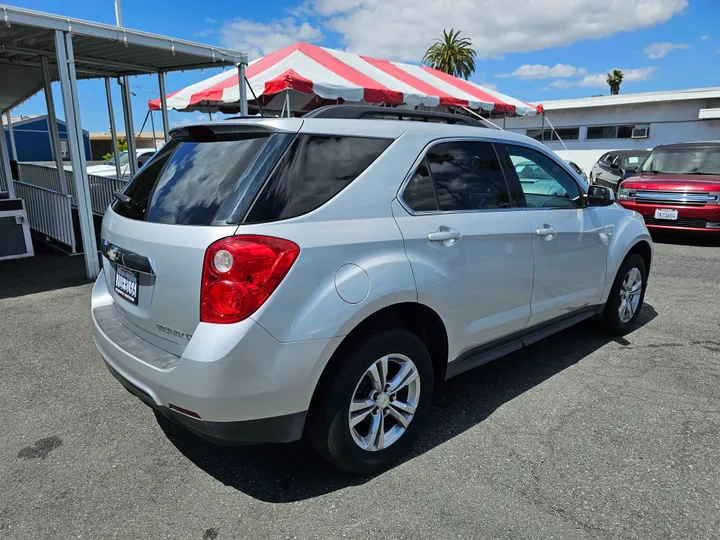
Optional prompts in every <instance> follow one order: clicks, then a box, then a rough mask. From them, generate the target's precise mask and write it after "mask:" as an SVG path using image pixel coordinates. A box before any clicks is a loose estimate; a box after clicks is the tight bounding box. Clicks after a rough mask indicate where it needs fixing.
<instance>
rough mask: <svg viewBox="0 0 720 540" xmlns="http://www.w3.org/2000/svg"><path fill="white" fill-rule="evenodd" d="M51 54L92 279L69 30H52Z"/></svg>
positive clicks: (90, 223) (94, 253) (90, 222)
mask: <svg viewBox="0 0 720 540" xmlns="http://www.w3.org/2000/svg"><path fill="white" fill-rule="evenodd" d="M55 54H56V55H57V66H58V75H59V78H60V88H61V89H62V98H63V107H64V109H65V119H66V122H67V133H68V146H69V147H70V161H71V163H72V170H73V177H74V179H75V191H76V201H75V204H76V205H77V210H78V218H79V220H80V233H81V235H82V242H83V251H84V252H85V270H86V272H87V277H88V279H94V278H95V277H97V275H98V274H99V273H100V261H99V259H98V250H97V242H96V240H95V222H94V219H93V213H92V206H91V203H90V186H89V185H88V180H87V163H86V160H85V147H84V144H83V133H82V127H81V126H82V122H81V121H80V106H79V103H78V90H77V81H76V80H75V61H74V56H73V44H72V37H71V35H70V34H69V33H66V32H63V31H62V30H55Z"/></svg>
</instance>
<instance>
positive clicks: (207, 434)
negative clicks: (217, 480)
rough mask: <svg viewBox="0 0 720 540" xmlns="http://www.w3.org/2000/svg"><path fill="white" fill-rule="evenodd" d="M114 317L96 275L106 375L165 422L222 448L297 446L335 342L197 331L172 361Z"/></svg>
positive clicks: (253, 328)
mask: <svg viewBox="0 0 720 540" xmlns="http://www.w3.org/2000/svg"><path fill="white" fill-rule="evenodd" d="M115 310H116V308H115V305H114V300H113V298H112V297H111V295H110V294H109V293H108V291H107V287H106V285H105V278H104V276H103V275H102V274H101V276H100V278H99V279H98V280H97V282H96V283H95V287H94V288H93V293H92V310H91V313H92V332H93V340H94V341H95V345H96V346H97V348H98V351H99V352H100V354H101V356H102V357H103V360H104V361H105V363H106V365H107V366H108V368H109V369H110V372H111V373H112V374H113V375H114V376H115V377H116V378H117V379H118V380H119V381H120V382H121V383H122V384H123V386H124V387H125V388H126V389H128V390H129V391H130V392H131V393H132V394H133V395H135V396H136V397H138V398H140V399H141V400H142V401H144V402H145V403H147V404H148V405H150V406H151V407H153V408H154V409H156V410H157V411H159V412H161V413H162V414H164V415H165V416H167V417H168V418H169V419H171V420H173V421H175V422H177V423H179V424H182V425H184V426H185V427H187V428H188V429H190V430H191V431H193V432H195V433H197V434H198V435H200V436H202V437H204V438H206V439H210V440H213V441H214V442H220V443H224V444H237V443H258V442H288V441H292V440H296V439H298V438H299V437H300V436H301V435H302V429H303V424H304V419H305V413H306V411H307V409H308V407H309V405H310V400H311V398H312V393H313V391H314V389H315V386H316V384H317V381H318V380H319V377H320V374H321V372H322V370H323V368H324V367H325V365H326V363H327V361H328V359H329V358H330V356H331V355H332V352H333V351H334V350H335V347H336V346H337V343H339V341H340V339H341V338H333V339H328V340H313V341H301V342H293V343H282V342H279V341H277V340H276V339H275V338H273V337H272V336H271V335H270V334H269V333H267V332H266V331H265V330H264V329H263V328H262V327H261V326H259V325H258V324H257V323H255V322H254V321H252V320H251V319H247V320H245V321H242V322H241V323H237V324H231V325H212V324H205V323H200V324H199V325H198V327H197V329H196V331H195V332H194V334H193V336H192V338H191V340H190V341H189V342H188V345H187V347H186V348H185V350H184V352H183V353H182V355H181V356H174V355H172V354H170V353H168V352H167V351H165V350H164V349H161V348H160V347H157V346H156V345H155V344H153V343H150V342H148V341H145V340H143V339H142V338H141V337H139V336H138V335H136V334H134V333H133V332H132V328H131V327H130V325H128V324H127V321H123V318H122V316H121V315H120V314H118V313H117V312H116V311H115ZM159 339H160V338H159ZM178 409H180V410H181V411H182V410H185V411H188V412H190V413H191V414H190V415H188V414H185V413H183V412H178ZM195 415H197V418H196V417H195Z"/></svg>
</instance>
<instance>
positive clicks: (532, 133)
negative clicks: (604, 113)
mask: <svg viewBox="0 0 720 540" xmlns="http://www.w3.org/2000/svg"><path fill="white" fill-rule="evenodd" d="M525 134H526V135H527V136H528V137H531V138H533V139H535V140H536V141H545V142H548V141H559V140H561V139H562V140H563V141H576V140H578V139H579V138H580V128H579V127H576V128H557V129H550V128H548V129H546V130H545V135H544V138H543V131H542V130H540V129H528V130H527V131H526V132H525Z"/></svg>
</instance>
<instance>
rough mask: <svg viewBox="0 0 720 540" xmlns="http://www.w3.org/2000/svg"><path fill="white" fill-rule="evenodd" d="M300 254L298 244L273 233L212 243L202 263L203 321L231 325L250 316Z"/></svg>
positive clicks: (201, 309) (234, 237)
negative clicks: (275, 236)
mask: <svg viewBox="0 0 720 540" xmlns="http://www.w3.org/2000/svg"><path fill="white" fill-rule="evenodd" d="M299 254H300V248H299V247H298V246H297V244H295V243H293V242H290V241H289V240H283V239H282V238H273V237H271V236H254V235H243V236H231V237H229V238H223V239H222V240H218V241H217V242H215V243H213V244H211V245H210V247H209V248H208V249H207V251H206V252H205V262H204V263H203V277H202V289H201V291H200V320H201V321H202V322H209V323H220V324H228V323H235V322H239V321H242V320H244V319H247V318H248V317H249V316H250V315H252V314H253V313H255V311H257V310H258V308H259V307H260V306H262V305H263V304H264V303H265V301H266V300H267V299H268V297H269V296H270V295H271V294H272V293H273V291H274V290H275V289H276V288H277V286H278V285H280V282H281V281H282V280H283V279H284V278H285V276H286V275H287V273H288V271H289V270H290V267H291V266H292V265H293V263H294V262H295V259H297V257H298V255H299Z"/></svg>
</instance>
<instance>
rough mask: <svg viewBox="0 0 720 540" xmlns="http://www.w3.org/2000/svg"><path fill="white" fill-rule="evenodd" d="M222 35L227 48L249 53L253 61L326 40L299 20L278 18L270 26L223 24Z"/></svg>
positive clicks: (245, 22)
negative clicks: (308, 43) (284, 49)
mask: <svg viewBox="0 0 720 540" xmlns="http://www.w3.org/2000/svg"><path fill="white" fill-rule="evenodd" d="M300 7H302V4H301V6H300ZM219 33H220V36H221V37H220V40H221V42H222V44H223V45H224V46H226V47H230V48H231V49H235V50H238V51H243V52H246V53H248V56H249V57H250V59H251V60H252V59H254V58H257V57H259V56H263V55H265V54H268V53H270V52H273V51H276V50H278V49H282V48H283V47H287V46H288V45H292V44H293V43H295V42H297V41H308V42H314V41H320V40H322V38H323V34H322V32H321V31H320V29H319V28H317V27H315V26H312V25H311V24H310V23H309V22H307V21H299V20H298V19H297V18H296V17H286V18H284V19H275V20H272V21H270V22H269V23H267V24H265V23H259V22H255V21H251V20H249V19H235V20H234V21H231V22H227V23H225V24H223V26H222V27H221V28H220V30H219Z"/></svg>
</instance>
